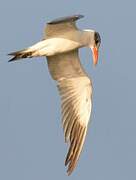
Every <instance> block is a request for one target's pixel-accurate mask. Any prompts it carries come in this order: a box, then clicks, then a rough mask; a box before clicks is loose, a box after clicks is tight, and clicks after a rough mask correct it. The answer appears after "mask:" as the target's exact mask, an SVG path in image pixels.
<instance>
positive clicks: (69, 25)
mask: <svg viewBox="0 0 136 180" xmlns="http://www.w3.org/2000/svg"><path fill="white" fill-rule="evenodd" d="M83 17H84V16H83V15H73V16H68V17H62V18H58V19H55V20H53V21H51V22H48V23H47V26H46V28H45V37H46V38H50V37H53V36H56V35H57V36H59V35H63V34H65V33H67V32H69V31H75V30H78V28H77V27H76V21H77V20H78V19H80V18H83Z"/></svg>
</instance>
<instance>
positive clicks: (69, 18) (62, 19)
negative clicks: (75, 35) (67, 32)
mask: <svg viewBox="0 0 136 180" xmlns="http://www.w3.org/2000/svg"><path fill="white" fill-rule="evenodd" d="M83 17H84V16H83V15H80V14H78V15H73V16H66V17H60V18H57V19H54V20H53V21H50V22H48V23H47V24H58V23H64V22H70V21H72V22H73V21H76V20H78V19H81V18H83Z"/></svg>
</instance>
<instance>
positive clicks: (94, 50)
mask: <svg viewBox="0 0 136 180" xmlns="http://www.w3.org/2000/svg"><path fill="white" fill-rule="evenodd" d="M91 50H92V55H93V64H94V65H96V64H97V63H98V48H97V47H96V46H94V47H91Z"/></svg>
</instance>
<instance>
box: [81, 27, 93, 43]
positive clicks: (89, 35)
mask: <svg viewBox="0 0 136 180" xmlns="http://www.w3.org/2000/svg"><path fill="white" fill-rule="evenodd" d="M93 36H94V31H91V30H83V31H82V34H81V42H82V44H84V46H89V45H90V44H92V43H93Z"/></svg>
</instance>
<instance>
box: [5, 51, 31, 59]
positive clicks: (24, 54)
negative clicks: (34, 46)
mask: <svg viewBox="0 0 136 180" xmlns="http://www.w3.org/2000/svg"><path fill="white" fill-rule="evenodd" d="M33 53H34V52H25V50H21V51H16V52H12V53H9V54H8V55H9V56H13V57H12V58H11V59H10V60H9V61H8V62H11V61H16V60H19V59H22V58H31V57H32V54H33Z"/></svg>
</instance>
